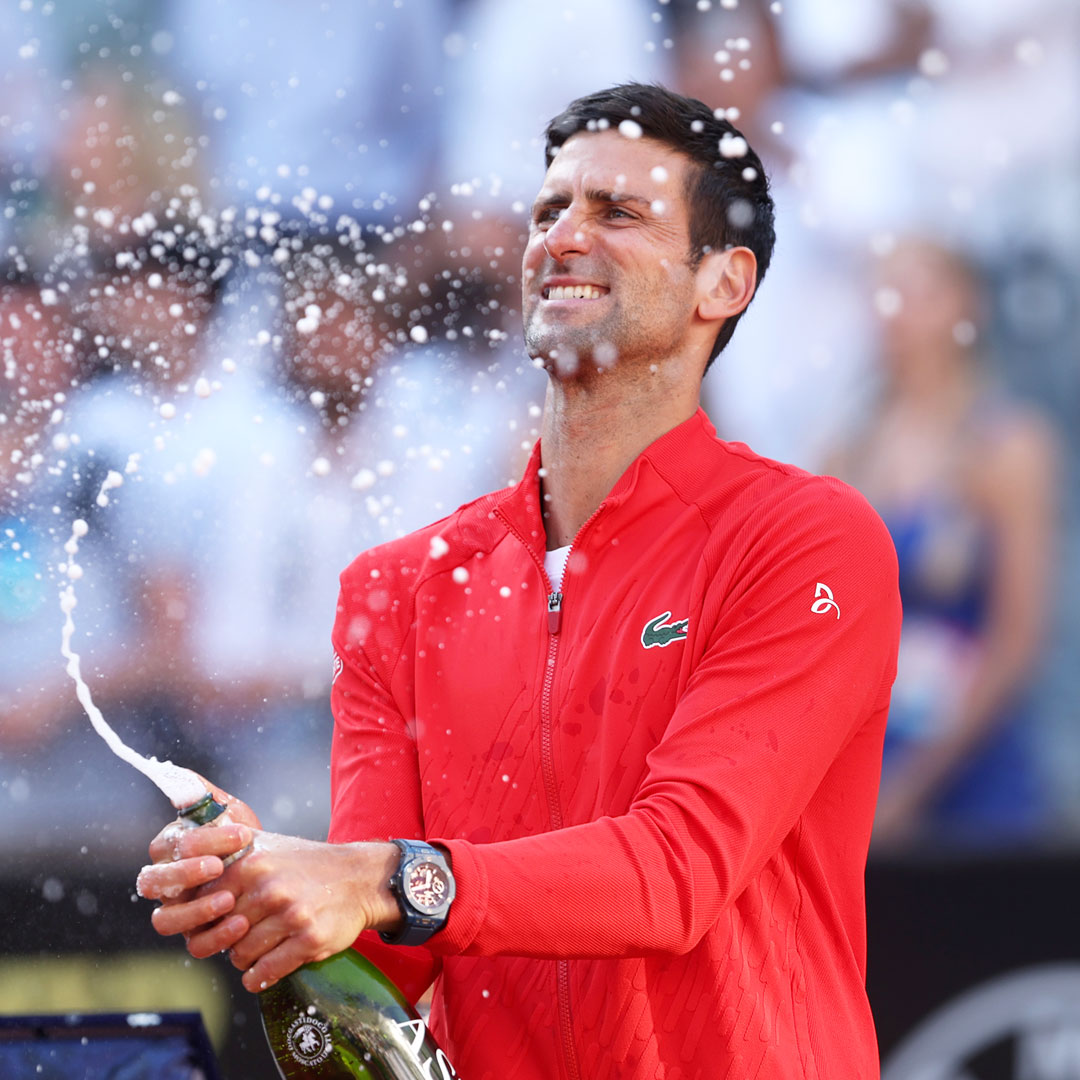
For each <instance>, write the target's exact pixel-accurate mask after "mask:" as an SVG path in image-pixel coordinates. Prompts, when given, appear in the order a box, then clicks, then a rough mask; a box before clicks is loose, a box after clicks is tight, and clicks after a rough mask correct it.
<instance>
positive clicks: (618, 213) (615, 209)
mask: <svg viewBox="0 0 1080 1080" xmlns="http://www.w3.org/2000/svg"><path fill="white" fill-rule="evenodd" d="M633 216H634V215H633V214H631V213H629V212H628V211H626V210H624V209H623V208H622V207H621V206H609V207H608V217H610V218H631V217H633Z"/></svg>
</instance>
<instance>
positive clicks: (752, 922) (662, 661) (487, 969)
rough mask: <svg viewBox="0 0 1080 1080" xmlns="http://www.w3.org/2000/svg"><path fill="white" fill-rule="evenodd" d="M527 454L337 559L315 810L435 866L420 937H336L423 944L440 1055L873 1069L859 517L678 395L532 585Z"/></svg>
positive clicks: (867, 722)
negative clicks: (397, 531)
mask: <svg viewBox="0 0 1080 1080" xmlns="http://www.w3.org/2000/svg"><path fill="white" fill-rule="evenodd" d="M538 467H539V446H538V447H537V449H536V450H535V451H534V453H533V457H532V460H531V462H530V464H529V466H528V469H527V470H526V473H525V476H524V479H523V480H522V481H521V483H520V484H518V485H517V486H516V487H513V488H510V489H507V490H505V491H502V492H497V493H495V494H492V495H487V496H484V497H483V498H481V499H478V500H477V501H476V502H473V503H469V504H467V505H466V506H464V507H461V508H460V509H459V510H457V511H456V512H455V513H454V514H452V515H450V516H449V517H447V518H445V519H444V520H442V521H440V522H437V523H436V524H434V525H432V526H430V527H428V528H426V529H422V530H420V531H419V532H416V533H413V534H412V535H410V536H407V537H405V538H404V539H402V540H398V541H394V542H392V543H389V544H386V545H383V546H381V547H378V548H375V549H373V550H371V551H368V552H366V553H365V554H363V555H361V556H360V557H359V558H358V559H357V560H356V561H355V562H354V563H353V564H352V565H351V566H350V567H349V568H348V569H347V570H346V571H345V573H344V574H343V575H342V579H341V581H342V590H341V599H340V603H339V607H338V616H337V620H336V623H335V628H334V649H335V653H336V660H335V670H336V676H335V681H334V686H333V692H332V700H333V710H334V718H335V732H334V743H333V756H332V767H331V769H332V789H333V791H332V797H333V815H332V825H331V839H332V840H334V841H342V842H344V841H351V840H360V839H385V838H388V837H393V836H403V837H423V838H426V839H428V840H429V841H431V842H434V843H438V844H440V845H443V846H445V848H447V849H448V850H449V852H450V854H451V857H452V863H453V868H454V875H455V877H456V879H457V899H456V900H455V901H454V904H453V906H452V909H451V914H450V917H449V920H448V923H447V925H446V927H445V928H444V929H443V930H442V931H440V932H439V933H438V934H436V935H435V936H434V937H433V938H432V939H431V940H430V942H429V943H428V945H427V946H424V947H421V948H411V949H410V948H396V949H392V948H390V947H388V946H383V945H381V944H380V943H378V942H377V941H373V940H369V938H372V937H373V935H363V936H362V937H361V939H360V941H359V942H358V943H357V944H358V947H360V948H361V949H362V950H363V951H364V952H365V953H366V954H367V955H369V956H370V957H371V958H372V959H374V960H375V962H376V963H378V964H380V966H382V967H383V968H384V970H386V971H387V973H388V974H389V975H390V976H391V977H392V978H394V979H395V980H396V981H397V982H398V983H399V984H400V985H402V986H403V987H404V988H406V990H407V992H409V993H411V994H412V995H413V996H415V995H417V994H419V993H420V992H421V991H422V990H423V988H424V987H425V986H426V985H427V984H428V982H429V981H430V980H431V978H432V977H433V976H436V975H437V977H438V981H437V983H436V988H435V998H434V1004H433V1008H432V1021H431V1022H432V1027H433V1030H434V1032H435V1034H436V1037H437V1038H438V1039H439V1040H440V1041H441V1042H442V1044H443V1046H444V1047H445V1048H446V1050H447V1052H448V1054H449V1057H450V1060H451V1061H452V1062H453V1064H454V1066H455V1067H456V1069H457V1070H458V1072H459V1073H460V1075H461V1076H462V1077H464V1078H465V1080H509V1078H515V1080H541V1078H543V1080H609V1078H610V1080H616V1078H617V1080H645V1078H650V1080H653V1078H663V1080H691V1078H701V1080H704V1078H708V1080H721V1078H730V1080H755V1078H760V1080H766V1078H768V1080H796V1078H798V1080H815V1078H820V1080H871V1078H873V1077H876V1076H877V1075H878V1065H877V1049H876V1040H875V1035H874V1028H873V1021H872V1018H871V1015H870V1009H869V1006H868V1003H867V999H866V994H865V989H864V983H865V916H864V899H863V873H864V864H865V859H866V850H867V844H868V841H869V837H870V828H871V822H872V819H873V811H874V804H875V799H876V796H877V786H878V774H879V770H880V762H881V744H882V737H883V733H884V727H885V716H886V711H887V707H888V701H889V690H890V687H891V685H892V681H893V676H894V674H895V656H896V647H897V641H898V637H899V630H900V603H899V596H898V591H897V571H896V561H895V556H894V553H893V549H892V544H891V542H890V540H889V537H888V535H887V533H886V531H885V528H884V526H883V525H882V524H881V522H880V520H879V519H878V518H877V516H876V515H875V514H874V512H873V511H872V510H871V509H870V508H869V506H868V505H867V503H866V502H865V501H864V500H863V499H862V497H861V496H860V495H858V494H857V493H856V492H854V491H853V490H852V489H850V488H848V487H846V486H845V485H844V484H842V483H840V482H839V481H837V480H833V479H830V478H821V477H815V476H811V475H809V474H807V473H805V472H803V471H801V470H799V469H796V468H794V467H791V466H787V465H781V464H778V463H776V462H773V461H768V460H765V459H763V458H760V457H758V456H757V455H755V454H753V453H752V452H751V451H750V450H749V449H748V448H747V447H745V446H743V445H741V444H738V443H724V442H722V441H720V440H719V439H717V438H716V433H715V431H714V429H713V428H712V425H711V424H710V423H709V421H708V419H707V418H706V416H705V414H704V413H703V412H701V411H699V412H698V413H697V414H696V415H695V416H693V417H692V418H691V419H689V420H687V421H686V422H685V423H683V424H681V425H680V426H679V427H677V428H675V429H674V430H672V431H670V432H668V433H667V434H666V435H664V436H663V437H662V438H660V439H658V440H657V441H656V442H654V443H653V444H652V445H650V446H649V447H648V448H647V449H646V450H645V451H644V452H643V453H642V454H641V455H640V456H639V457H638V458H637V459H636V460H635V461H634V462H633V464H632V465H631V466H630V467H629V468H628V469H627V471H626V472H625V473H624V474H623V476H622V477H621V478H620V479H619V481H618V482H617V483H616V484H615V486H614V488H613V489H612V490H611V492H610V494H609V495H608V496H607V498H605V499H604V501H603V502H602V503H601V505H600V507H599V509H598V510H597V511H596V513H595V514H593V516H592V517H591V518H590V519H589V520H588V521H587V522H586V523H585V525H583V526H582V528H581V531H580V532H579V533H578V535H577V537H576V539H575V541H574V545H573V548H572V551H571V554H570V558H569V561H568V564H567V569H566V575H565V578H564V581H563V588H562V593H561V595H554V596H549V593H550V587H549V584H548V580H547V577H546V574H545V572H544V563H543V559H544V549H545V536H544V528H543V524H542V522H541V518H540V510H539V481H538V477H537V469H538Z"/></svg>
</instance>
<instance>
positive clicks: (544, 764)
mask: <svg viewBox="0 0 1080 1080" xmlns="http://www.w3.org/2000/svg"><path fill="white" fill-rule="evenodd" d="M603 505H604V504H603V503H601V504H600V506H598V507H597V508H596V509H595V510H594V511H593V512H592V514H590V515H589V517H588V519H587V520H586V521H585V523H584V524H583V525H582V526H581V528H580V529H578V533H577V536H575V537H574V541H573V543H572V544H571V545H570V550H569V551H568V552H567V553H566V568H567V569H569V567H570V557H571V556H572V555H573V554H574V548H575V547H577V543H578V540H580V539H581V536H582V534H583V533H584V532H585V530H586V529H587V528H588V526H589V525H590V524H591V523H592V521H593V519H594V518H595V517H596V516H597V514H599V513H600V511H601V509H602V508H603ZM496 512H497V513H498V511H496ZM499 516H500V517H502V519H503V522H504V524H505V525H506V526H507V528H509V529H510V531H511V532H512V533H513V534H514V535H515V536H516V537H517V538H518V540H520V541H521V543H522V544H524V545H525V550H526V551H528V552H529V553H530V554H531V555H532V557H533V560H534V561H535V562H536V564H537V566H538V567H539V569H540V574H541V576H542V577H543V579H544V584H545V586H546V587H547V590H548V596H547V627H548V651H547V666H546V668H545V669H544V683H543V687H542V689H541V692H540V764H541V769H542V770H543V773H544V789H545V792H546V794H547V802H548V820H549V821H550V822H551V827H552V829H561V828H562V824H563V820H562V807H561V806H560V805H559V787H558V783H557V781H556V778H555V754H554V750H553V748H552V716H551V695H552V691H553V690H554V687H555V661H556V659H557V658H558V653H559V630H560V629H561V628H562V611H563V593H562V591H561V590H560V591H558V592H556V591H555V590H554V589H553V588H552V585H551V578H549V577H548V572H547V567H545V566H544V561H543V559H539V558H537V556H536V553H535V552H534V551H533V549H532V547H531V546H530V545H529V544H527V543H525V539H524V537H522V536H521V534H520V533H519V532H518V531H517V529H515V528H514V526H513V525H512V524H511V523H510V522H509V521H508V520H507V519H506V518H505V517H503V515H502V514H501V513H500V514H499ZM563 578H564V580H565V578H566V571H565V570H564V571H563ZM555 972H556V976H555V981H556V992H557V997H558V1007H559V1027H560V1028H561V1029H562V1041H563V1055H564V1060H565V1062H566V1071H567V1073H568V1074H569V1076H570V1080H580V1078H581V1071H580V1069H579V1068H578V1060H577V1048H576V1047H575V1046H574V1027H573V1015H572V1013H571V1009H570V961H569V960H556V961H555Z"/></svg>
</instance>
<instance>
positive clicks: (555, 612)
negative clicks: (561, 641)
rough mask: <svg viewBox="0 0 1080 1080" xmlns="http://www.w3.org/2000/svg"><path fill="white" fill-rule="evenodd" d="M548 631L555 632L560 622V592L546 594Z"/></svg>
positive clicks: (557, 630)
mask: <svg viewBox="0 0 1080 1080" xmlns="http://www.w3.org/2000/svg"><path fill="white" fill-rule="evenodd" d="M547 615H548V633H549V634H557V633H558V632H559V625H560V623H561V622H562V593H561V592H553V593H549V594H548V612H547Z"/></svg>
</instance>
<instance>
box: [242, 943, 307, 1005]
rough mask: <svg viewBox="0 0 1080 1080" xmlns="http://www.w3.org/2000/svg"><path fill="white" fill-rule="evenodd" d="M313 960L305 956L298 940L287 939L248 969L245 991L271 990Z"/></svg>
mask: <svg viewBox="0 0 1080 1080" xmlns="http://www.w3.org/2000/svg"><path fill="white" fill-rule="evenodd" d="M312 959H315V958H314V957H311V956H305V955H304V950H303V946H302V944H301V943H300V942H299V941H298V940H297V939H296V938H294V937H292V938H286V939H285V941H283V942H282V943H281V944H280V945H278V946H277V948H275V949H271V950H270V952H268V953H267V954H266V955H265V956H263V957H262V959H260V960H259V961H258V962H257V963H256V964H255V965H254V966H253V967H250V968H248V970H247V971H245V972H244V977H243V979H242V980H241V981H242V982H243V984H244V988H245V989H247V990H250V991H251V992H252V993H253V994H258V993H259V992H260V991H262V990H269V989H270V987H271V986H273V985H274V983H276V982H277V981H278V980H279V979H284V978H285V976H286V975H289V974H291V973H292V972H294V971H295V970H296V969H297V968H298V967H302V966H303V965H304V964H306V963H308V962H309V961H310V960H312Z"/></svg>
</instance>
